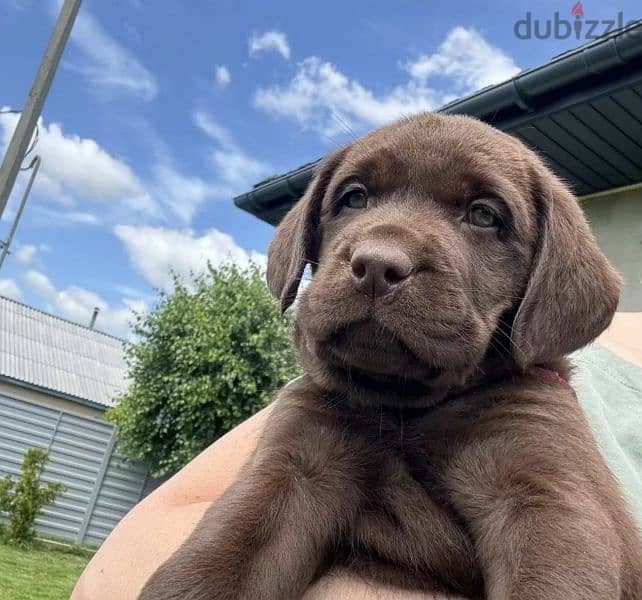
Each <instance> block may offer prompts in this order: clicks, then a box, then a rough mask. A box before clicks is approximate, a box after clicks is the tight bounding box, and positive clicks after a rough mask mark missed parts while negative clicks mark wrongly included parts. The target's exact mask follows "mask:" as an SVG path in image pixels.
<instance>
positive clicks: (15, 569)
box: [0, 542, 89, 600]
mask: <svg viewBox="0 0 642 600" xmlns="http://www.w3.org/2000/svg"><path fill="white" fill-rule="evenodd" d="M88 562H89V557H88V556H80V555H79V554H77V553H71V552H68V551H65V550H52V549H49V548H47V547H45V546H41V545H39V546H36V547H34V548H32V549H30V550H23V549H21V548H16V547H14V546H9V545H6V544H3V543H1V542H0V600H67V599H68V598H69V596H70V594H71V591H72V590H73V588H74V585H75V583H76V580H77V579H78V577H80V573H82V570H83V569H84V567H85V565H86V564H87V563H88Z"/></svg>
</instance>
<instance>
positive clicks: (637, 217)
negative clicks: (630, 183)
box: [581, 187, 642, 312]
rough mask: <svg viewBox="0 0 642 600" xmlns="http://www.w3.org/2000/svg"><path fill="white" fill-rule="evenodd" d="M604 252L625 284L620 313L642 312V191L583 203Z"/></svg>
mask: <svg viewBox="0 0 642 600" xmlns="http://www.w3.org/2000/svg"><path fill="white" fill-rule="evenodd" d="M581 203H582V208H583V209H584V212H585V214H586V216H587V218H588V220H589V222H590V223H591V227H592V229H593V232H594V233H595V236H596V237H597V241H598V242H599V244H600V246H601V247H602V250H604V252H605V254H606V255H607V256H608V257H609V260H610V261H611V263H612V264H613V266H614V267H615V268H616V269H617V270H618V271H619V272H620V273H621V274H622V276H623V277H624V281H625V286H624V293H623V295H622V300H621V301H620V308H619V310H620V311H623V312H637V311H642V187H637V188H634V189H628V190H622V191H620V192H614V193H610V194H604V195H599V196H595V197H590V196H589V197H587V198H585V199H581Z"/></svg>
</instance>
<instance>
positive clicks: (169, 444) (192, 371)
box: [108, 265, 296, 477]
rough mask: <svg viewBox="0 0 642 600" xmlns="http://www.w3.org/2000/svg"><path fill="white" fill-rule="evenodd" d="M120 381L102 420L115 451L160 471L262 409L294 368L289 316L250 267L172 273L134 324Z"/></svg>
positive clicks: (176, 465)
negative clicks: (114, 435)
mask: <svg viewBox="0 0 642 600" xmlns="http://www.w3.org/2000/svg"><path fill="white" fill-rule="evenodd" d="M134 334H135V336H136V337H137V339H138V341H137V342H136V343H134V344H131V345H129V346H128V349H127V364H128V369H129V379H130V384H129V388H128V390H127V391H126V392H125V394H124V395H123V396H122V397H121V398H120V402H119V403H118V405H117V406H116V407H115V408H113V409H112V410H111V411H109V413H108V418H109V419H110V420H111V421H112V422H113V423H115V424H116V426H117V427H118V440H119V448H120V449H121V450H122V451H123V452H124V453H125V454H126V455H128V456H129V457H130V458H133V459H138V460H142V461H144V462H145V463H147V465H148V466H149V467H150V469H151V473H152V475H153V476H155V477H163V476H167V475H170V474H172V473H174V472H176V471H177V470H179V469H180V468H181V467H182V466H184V465H185V464H186V463H188V462H189V461H190V460H191V459H192V458H194V456H196V455H197V454H198V453H199V452H200V451H201V450H203V449H204V448H206V447H207V446H208V445H209V444H211V443H212V442H213V441H214V440H216V439H217V438H219V437H220V436H221V435H223V434H224V433H226V432H227V431H229V430H230V429H232V428H233V427H235V426H236V425H237V424H238V423H240V422H241V421H243V420H245V419H246V418H248V417H249V416H250V415H252V414H254V413H255V412H257V411H258V410H259V409H261V408H263V407H264V406H265V405H266V404H268V403H269V401H270V400H271V399H272V397H273V395H274V392H275V390H276V389H278V388H279V387H281V386H283V385H284V384H285V383H286V382H287V381H288V380H289V379H291V378H292V377H294V376H295V374H296V361H295V357H294V352H293V349H292V346H291V342H290V323H289V321H288V319H287V318H286V317H284V316H282V315H281V312H280V310H279V307H278V304H277V303H276V302H275V301H274V300H273V299H272V297H271V296H270V294H269V292H268V290H267V287H266V285H265V282H264V281H263V275H262V273H261V271H260V270H259V268H258V267H256V266H251V267H249V268H247V269H241V268H239V267H236V266H233V265H226V266H222V267H219V268H214V267H212V266H209V268H208V271H207V272H206V273H205V274H204V275H200V276H196V277H192V279H191V281H190V282H189V283H188V284H187V285H186V284H185V283H183V282H182V281H181V280H179V279H178V278H176V277H175V278H174V287H173V290H172V292H171V293H169V294H167V293H163V292H161V293H160V296H159V298H158V302H157V304H156V306H155V308H154V310H152V311H151V312H149V313H148V314H146V315H139V316H138V317H137V318H136V321H135V323H134Z"/></svg>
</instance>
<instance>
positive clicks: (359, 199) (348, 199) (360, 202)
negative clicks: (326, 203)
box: [341, 189, 368, 208]
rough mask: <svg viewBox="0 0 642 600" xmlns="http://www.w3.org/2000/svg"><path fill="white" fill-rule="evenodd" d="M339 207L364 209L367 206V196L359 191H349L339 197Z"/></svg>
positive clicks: (362, 191)
mask: <svg viewBox="0 0 642 600" xmlns="http://www.w3.org/2000/svg"><path fill="white" fill-rule="evenodd" d="M341 205H342V206H347V207H348V208H366V207H367V206H368V196H367V195H366V192H365V191H364V190H361V189H357V190H349V191H347V192H346V193H345V194H343V196H341Z"/></svg>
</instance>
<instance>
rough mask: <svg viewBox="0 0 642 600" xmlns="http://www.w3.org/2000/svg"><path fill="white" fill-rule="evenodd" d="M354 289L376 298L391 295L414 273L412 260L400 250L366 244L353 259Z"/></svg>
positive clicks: (357, 250)
mask: <svg viewBox="0 0 642 600" xmlns="http://www.w3.org/2000/svg"><path fill="white" fill-rule="evenodd" d="M350 268H351V271H352V281H353V282H354V286H355V287H356V288H357V289H358V290H359V291H360V292H363V293H364V294H369V295H371V296H372V297H373V298H377V297H379V296H385V295H386V294H389V293H390V292H392V291H393V290H394V289H395V288H396V287H397V286H398V285H399V284H400V283H401V282H402V281H403V280H404V279H407V278H408V277H409V276H410V273H411V272H412V261H411V260H410V257H409V256H408V255H407V254H406V253H405V252H404V251H403V250H402V249H401V248H399V247H398V246H394V245H392V244H375V243H372V242H365V243H363V244H360V245H359V246H357V248H356V249H355V250H354V252H353V253H352V258H351V259H350Z"/></svg>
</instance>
